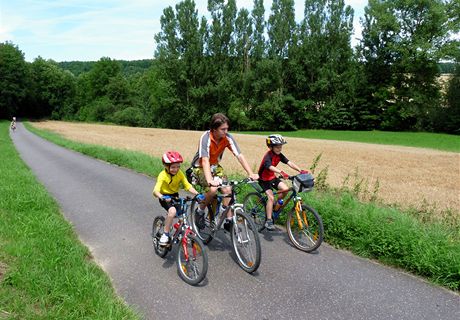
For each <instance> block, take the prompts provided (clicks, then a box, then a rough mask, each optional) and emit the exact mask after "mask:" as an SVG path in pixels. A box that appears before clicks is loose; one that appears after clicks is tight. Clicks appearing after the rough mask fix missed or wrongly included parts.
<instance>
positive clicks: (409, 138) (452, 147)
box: [244, 130, 460, 152]
mask: <svg viewBox="0 0 460 320" xmlns="http://www.w3.org/2000/svg"><path fill="white" fill-rule="evenodd" d="M244 133H248V134H261V135H268V134H270V133H269V132H244ZM274 133H280V134H282V135H283V136H286V137H295V138H307V139H325V140H339V141H354V142H365V143H375V144H386V145H399V146H407V147H417V148H428V149H435V150H442V151H450V152H460V136H457V135H450V134H442V133H427V132H389V131H341V130H299V131H285V132H283V131H280V132H274Z"/></svg>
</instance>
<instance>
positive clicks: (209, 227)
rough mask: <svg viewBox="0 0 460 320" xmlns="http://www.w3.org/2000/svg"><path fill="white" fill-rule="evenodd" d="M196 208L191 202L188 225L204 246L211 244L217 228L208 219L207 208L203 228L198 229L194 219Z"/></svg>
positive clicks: (194, 203)
mask: <svg viewBox="0 0 460 320" xmlns="http://www.w3.org/2000/svg"><path fill="white" fill-rule="evenodd" d="M196 206H197V202H196V201H193V202H192V203H191V205H190V225H191V226H192V229H193V231H194V232H195V234H196V235H197V236H198V238H200V239H201V241H203V243H204V244H208V243H209V242H211V240H212V239H214V236H215V235H216V231H217V228H216V226H215V224H214V222H213V221H212V219H210V217H209V210H210V209H209V208H208V211H207V213H206V214H205V227H204V228H203V229H200V228H198V227H197V225H196V218H195V207H196Z"/></svg>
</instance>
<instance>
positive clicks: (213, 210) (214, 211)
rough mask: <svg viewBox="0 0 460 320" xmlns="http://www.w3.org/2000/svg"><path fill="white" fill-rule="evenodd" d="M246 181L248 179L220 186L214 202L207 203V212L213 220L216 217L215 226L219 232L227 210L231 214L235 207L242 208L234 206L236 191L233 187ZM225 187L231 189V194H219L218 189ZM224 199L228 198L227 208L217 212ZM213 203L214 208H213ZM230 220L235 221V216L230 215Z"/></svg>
mask: <svg viewBox="0 0 460 320" xmlns="http://www.w3.org/2000/svg"><path fill="white" fill-rule="evenodd" d="M248 181H249V180H248V179H244V180H242V181H231V182H230V183H228V184H222V185H221V186H219V187H218V189H219V191H218V192H217V194H216V195H215V196H214V199H215V201H211V203H209V205H208V210H209V212H210V213H211V214H212V218H213V219H215V218H216V217H218V221H217V224H216V230H219V229H220V227H221V226H222V223H223V222H224V220H225V218H226V216H227V214H228V211H229V210H232V212H233V210H234V209H235V206H236V205H237V206H242V205H241V204H236V191H235V188H234V186H236V185H238V184H240V183H246V182H248ZM225 187H232V188H231V190H232V191H231V193H228V194H222V193H220V189H221V188H225ZM224 198H230V202H229V204H228V206H227V208H225V210H224V211H222V212H219V208H220V206H221V204H222V202H223V200H224ZM214 203H215V206H214V208H213V204H214ZM219 215H220V216H219ZM232 218H233V219H235V215H234V214H233V213H232Z"/></svg>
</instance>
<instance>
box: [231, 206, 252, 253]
mask: <svg viewBox="0 0 460 320" xmlns="http://www.w3.org/2000/svg"><path fill="white" fill-rule="evenodd" d="M232 210H233V218H232V219H233V228H236V229H235V230H236V235H237V239H238V243H241V244H245V243H248V242H249V232H248V226H247V224H246V220H245V221H244V229H245V231H246V240H244V239H243V233H242V230H241V228H240V227H239V226H238V223H237V222H238V221H237V217H236V214H235V211H236V210H243V205H242V204H239V203H237V204H234V205H232Z"/></svg>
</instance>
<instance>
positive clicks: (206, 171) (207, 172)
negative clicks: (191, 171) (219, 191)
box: [201, 157, 219, 187]
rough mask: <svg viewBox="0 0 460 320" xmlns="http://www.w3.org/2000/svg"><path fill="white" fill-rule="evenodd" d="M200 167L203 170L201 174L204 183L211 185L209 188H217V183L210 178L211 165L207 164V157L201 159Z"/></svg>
mask: <svg viewBox="0 0 460 320" xmlns="http://www.w3.org/2000/svg"><path fill="white" fill-rule="evenodd" d="M201 167H202V169H203V174H204V177H205V179H206V182H207V183H208V185H211V186H214V187H217V186H219V183H218V182H217V181H214V179H213V178H212V174H211V165H210V164H209V158H208V157H203V158H201Z"/></svg>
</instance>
